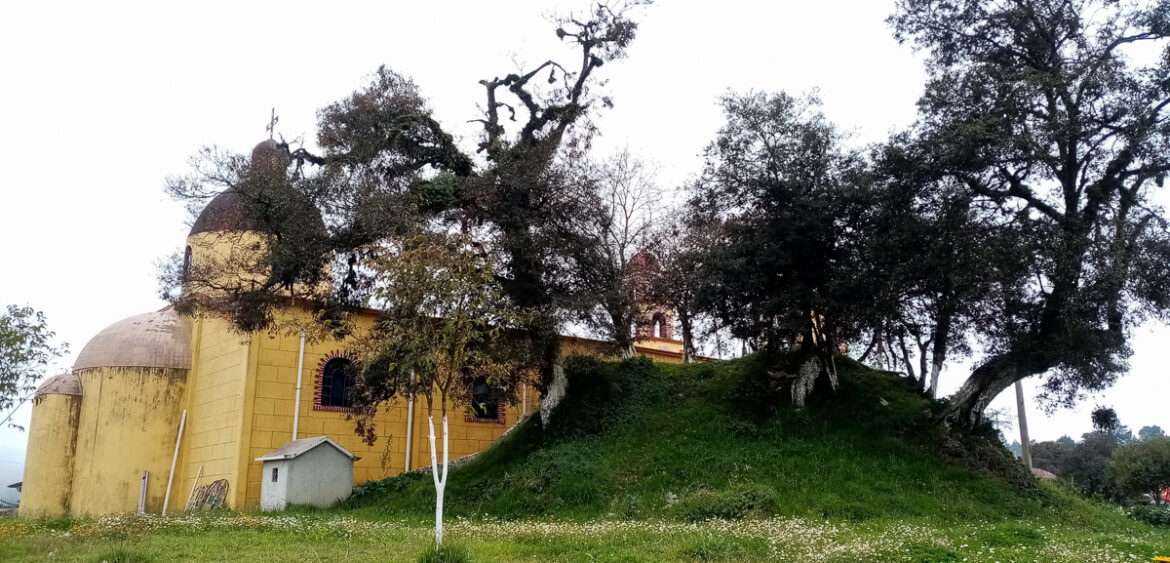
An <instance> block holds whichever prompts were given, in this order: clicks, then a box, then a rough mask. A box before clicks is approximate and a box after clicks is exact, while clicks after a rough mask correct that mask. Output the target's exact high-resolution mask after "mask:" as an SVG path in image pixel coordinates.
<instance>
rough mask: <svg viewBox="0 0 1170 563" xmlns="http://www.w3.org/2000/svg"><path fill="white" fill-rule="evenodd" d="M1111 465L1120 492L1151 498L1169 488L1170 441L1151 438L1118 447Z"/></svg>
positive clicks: (1168, 439) (1169, 439)
mask: <svg viewBox="0 0 1170 563" xmlns="http://www.w3.org/2000/svg"><path fill="white" fill-rule="evenodd" d="M1112 461H1113V463H1112V466H1111V469H1112V474H1113V478H1114V480H1115V481H1116V483H1117V486H1118V488H1120V489H1121V490H1122V491H1123V492H1125V493H1128V494H1131V495H1136V494H1141V493H1146V494H1149V495H1151V496H1153V497H1154V498H1157V496H1158V495H1160V494H1161V493H1162V490H1163V489H1166V488H1170V438H1150V439H1149V440H1142V441H1140V442H1135V443H1133V444H1128V445H1125V446H1121V447H1120V448H1117V450H1115V451H1114V452H1113V460H1112Z"/></svg>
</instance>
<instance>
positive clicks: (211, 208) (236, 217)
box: [187, 188, 260, 237]
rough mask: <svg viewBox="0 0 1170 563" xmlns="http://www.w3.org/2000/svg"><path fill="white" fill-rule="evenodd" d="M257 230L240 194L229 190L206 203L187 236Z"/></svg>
mask: <svg viewBox="0 0 1170 563" xmlns="http://www.w3.org/2000/svg"><path fill="white" fill-rule="evenodd" d="M257 230H260V229H259V227H258V225H257V224H256V221H255V220H254V219H252V218H251V217H249V216H248V212H247V210H246V209H245V208H244V201H243V200H242V199H241V198H240V193H239V192H237V191H235V190H233V189H230V188H229V189H227V190H224V191H223V192H222V193H220V194H219V195H217V196H215V197H214V198H212V200H211V201H209V202H207V207H204V208H203V211H202V212H200V213H199V218H198V219H195V224H194V225H191V232H190V233H188V234H187V236H189V237H190V236H195V235H197V234H199V233H221V232H229V231H257Z"/></svg>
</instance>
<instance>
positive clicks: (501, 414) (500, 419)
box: [463, 379, 508, 424]
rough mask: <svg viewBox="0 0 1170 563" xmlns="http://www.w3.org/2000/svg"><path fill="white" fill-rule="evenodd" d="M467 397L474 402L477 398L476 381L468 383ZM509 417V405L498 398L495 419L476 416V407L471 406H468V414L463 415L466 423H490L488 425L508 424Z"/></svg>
mask: <svg viewBox="0 0 1170 563" xmlns="http://www.w3.org/2000/svg"><path fill="white" fill-rule="evenodd" d="M467 395H468V396H469V397H472V400H473V401H474V397H475V380H474V379H473V380H471V381H469V382H468V383H467ZM507 416H508V403H507V402H505V401H504V400H503V399H501V398H499V397H497V398H496V416H494V417H493V416H483V417H481V416H475V409H474V407H472V406H471V405H470V404H468V405H467V412H466V414H464V415H463V421H464V422H478V423H488V424H507Z"/></svg>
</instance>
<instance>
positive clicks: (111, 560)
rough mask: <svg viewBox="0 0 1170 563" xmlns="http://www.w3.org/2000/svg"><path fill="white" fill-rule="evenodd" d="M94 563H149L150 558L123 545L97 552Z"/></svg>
mask: <svg viewBox="0 0 1170 563" xmlns="http://www.w3.org/2000/svg"><path fill="white" fill-rule="evenodd" d="M92 561H93V562H94V563H151V562H152V561H154V560H153V559H152V558H150V557H148V556H146V555H143V554H141V553H138V552H135V551H133V550H131V549H129V548H126V547H124V546H118V547H114V548H111V549H108V550H106V551H103V552H102V553H100V554H98V555H97V556H96V557H94V558H93V560H92Z"/></svg>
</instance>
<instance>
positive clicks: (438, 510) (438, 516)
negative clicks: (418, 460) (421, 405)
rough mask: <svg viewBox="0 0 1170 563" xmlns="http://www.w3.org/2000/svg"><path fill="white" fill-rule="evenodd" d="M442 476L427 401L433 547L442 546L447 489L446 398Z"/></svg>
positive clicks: (432, 417)
mask: <svg viewBox="0 0 1170 563" xmlns="http://www.w3.org/2000/svg"><path fill="white" fill-rule="evenodd" d="M442 400H443V467H442V469H443V474H442V476H441V477H440V476H439V461H438V456H437V453H436V451H435V415H434V410H433V407H432V406H431V402H430V401H429V400H428V401H427V424H428V425H429V426H430V430H431V432H430V436H429V438H430V444H431V477H432V478H433V479H434V482H435V545H443V493H444V492H445V491H446V489H447V462H448V455H447V454H448V452H449V451H450V448H448V447H447V446H448V442H447V437H448V435H449V434H450V432H449V431H448V427H447V397H446V396H444V397H443V399H442Z"/></svg>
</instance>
